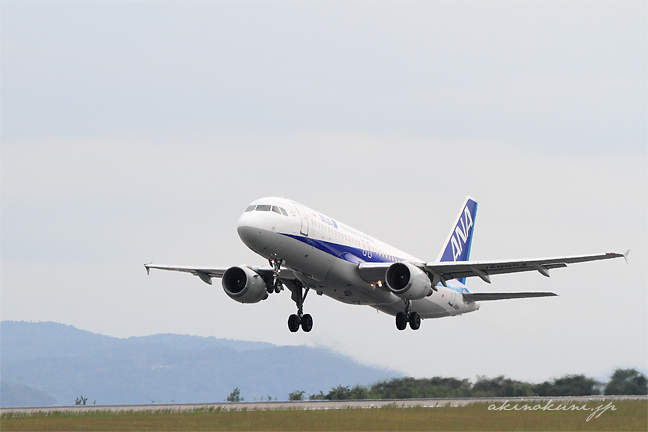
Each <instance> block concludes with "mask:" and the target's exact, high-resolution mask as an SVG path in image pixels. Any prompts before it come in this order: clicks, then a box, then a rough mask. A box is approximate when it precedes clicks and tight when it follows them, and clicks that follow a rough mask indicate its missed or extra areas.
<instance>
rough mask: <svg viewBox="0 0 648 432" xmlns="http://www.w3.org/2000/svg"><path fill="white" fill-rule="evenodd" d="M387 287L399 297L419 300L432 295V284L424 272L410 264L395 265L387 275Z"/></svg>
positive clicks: (390, 267)
mask: <svg viewBox="0 0 648 432" xmlns="http://www.w3.org/2000/svg"><path fill="white" fill-rule="evenodd" d="M385 280H386V282H387V287H388V288H389V290H390V291H391V292H393V293H394V294H396V295H397V296H398V297H400V298H402V299H407V300H418V299H422V298H423V297H427V296H429V295H431V294H432V283H431V282H430V278H429V277H428V275H427V274H425V272H423V270H421V269H420V268H418V267H416V266H415V265H413V264H410V263H394V264H392V265H390V266H389V268H388V269H387V273H386V274H385Z"/></svg>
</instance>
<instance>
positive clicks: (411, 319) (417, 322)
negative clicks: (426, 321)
mask: <svg viewBox="0 0 648 432" xmlns="http://www.w3.org/2000/svg"><path fill="white" fill-rule="evenodd" d="M403 301H404V302H405V312H398V313H397V314H396V328H397V329H398V330H405V329H406V328H407V324H408V323H409V326H410V328H411V329H412V330H418V329H419V328H420V327H421V315H419V314H418V312H412V310H411V309H412V308H411V302H410V301H409V300H403Z"/></svg>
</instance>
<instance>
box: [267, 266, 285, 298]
mask: <svg viewBox="0 0 648 432" xmlns="http://www.w3.org/2000/svg"><path fill="white" fill-rule="evenodd" d="M268 261H269V262H270V265H271V266H272V283H268V285H267V286H266V289H267V290H268V294H272V293H273V292H276V293H279V291H281V290H282V289H283V285H282V284H281V280H280V279H279V273H281V265H282V264H283V260H273V259H271V260H268Z"/></svg>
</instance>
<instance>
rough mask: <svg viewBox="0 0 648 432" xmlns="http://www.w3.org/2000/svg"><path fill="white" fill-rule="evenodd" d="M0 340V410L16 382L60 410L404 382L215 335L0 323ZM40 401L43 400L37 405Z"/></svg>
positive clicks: (344, 360)
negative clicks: (119, 334) (124, 334)
mask: <svg viewBox="0 0 648 432" xmlns="http://www.w3.org/2000/svg"><path fill="white" fill-rule="evenodd" d="M0 337H1V339H0V341H1V344H2V345H1V346H2V350H1V360H2V363H1V371H0V375H1V377H2V381H3V388H2V395H1V397H0V404H1V405H2V406H15V405H12V404H13V403H14V401H13V400H12V399H11V387H10V386H11V385H14V386H15V385H17V384H20V385H23V386H27V387H29V388H31V389H33V390H34V391H37V392H38V391H40V392H43V393H45V394H48V395H50V396H51V397H52V398H53V399H54V400H55V403H56V404H59V405H69V404H73V403H74V400H75V399H76V398H77V397H78V396H80V395H83V396H84V397H87V398H88V400H91V401H93V402H94V401H95V400H96V401H97V403H99V404H136V403H151V402H159V403H169V402H172V401H173V402H176V403H184V402H186V403H197V402H216V401H222V400H224V399H225V398H226V397H227V395H229V393H230V392H231V391H232V390H233V389H234V388H239V389H241V395H242V396H243V397H245V398H246V399H247V400H254V399H260V398H265V399H267V398H268V396H271V397H273V398H275V399H278V400H285V399H287V398H288V393H290V392H293V391H295V390H304V391H306V392H307V394H309V393H316V392H318V391H319V390H322V389H328V388H332V387H334V386H337V385H340V384H349V383H352V384H363V385H364V384H370V383H373V382H376V381H379V380H382V379H388V378H394V377H399V376H402V374H400V373H398V372H395V371H390V370H385V369H379V368H376V367H371V366H366V365H361V364H359V363H358V362H356V361H355V360H353V359H350V358H348V357H345V356H343V355H341V354H338V353H335V352H333V351H331V350H329V349H326V348H313V347H305V346H277V345H273V344H269V343H265V342H247V341H236V340H230V339H217V338H214V337H209V338H204V337H200V336H189V335H175V334H166V335H165V334H158V335H152V336H138V337H130V338H125V339H119V338H113V337H110V336H104V335H100V334H96V333H92V332H88V331H85V330H80V329H77V328H75V327H73V326H66V325H63V324H58V323H52V322H44V323H43V322H40V323H27V322H17V321H2V322H0ZM14 388H15V387H14ZM23 390H24V389H23ZM27 393H28V392H25V391H23V394H27ZM45 399H46V398H45V397H43V396H42V395H41V396H40V401H41V403H42V401H43V400H45Z"/></svg>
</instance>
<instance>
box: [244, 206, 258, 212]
mask: <svg viewBox="0 0 648 432" xmlns="http://www.w3.org/2000/svg"><path fill="white" fill-rule="evenodd" d="M255 208H256V205H251V206H248V208H246V209H245V211H246V212H251V211H252V210H254V209H255Z"/></svg>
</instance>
